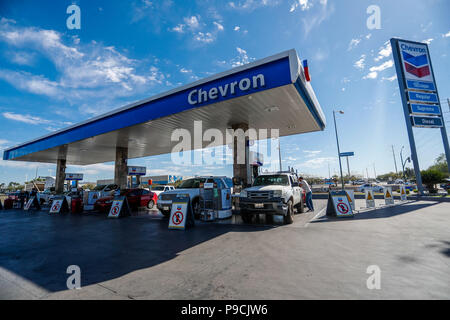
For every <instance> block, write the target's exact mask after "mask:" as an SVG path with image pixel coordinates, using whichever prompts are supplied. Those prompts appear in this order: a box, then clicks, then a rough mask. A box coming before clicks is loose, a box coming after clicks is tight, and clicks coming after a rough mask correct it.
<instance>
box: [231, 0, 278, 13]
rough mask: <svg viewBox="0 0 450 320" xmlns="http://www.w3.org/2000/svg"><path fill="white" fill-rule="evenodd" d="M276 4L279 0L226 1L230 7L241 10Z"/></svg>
mask: <svg viewBox="0 0 450 320" xmlns="http://www.w3.org/2000/svg"><path fill="white" fill-rule="evenodd" d="M278 4H280V1H279V0H242V1H230V2H228V6H229V7H230V8H232V9H235V10H242V11H253V10H255V9H257V8H260V7H267V6H276V5H278Z"/></svg>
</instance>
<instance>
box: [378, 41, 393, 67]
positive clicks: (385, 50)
mask: <svg viewBox="0 0 450 320" xmlns="http://www.w3.org/2000/svg"><path fill="white" fill-rule="evenodd" d="M391 54H392V48H391V43H390V42H389V41H386V42H385V43H384V45H383V46H382V47H381V48H380V49H379V51H378V56H377V57H376V58H375V61H376V62H378V61H380V60H383V59H384V58H387V57H389V56H390V55H391Z"/></svg>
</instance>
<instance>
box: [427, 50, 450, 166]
mask: <svg viewBox="0 0 450 320" xmlns="http://www.w3.org/2000/svg"><path fill="white" fill-rule="evenodd" d="M428 54H429V55H430V67H431V74H432V75H433V79H436V78H435V77H434V69H433V63H432V62H431V54H430V52H429V51H428ZM436 95H437V98H438V105H439V109H440V110H441V115H442V127H441V136H442V142H443V143H444V151H445V156H446V158H447V170H448V172H450V148H449V145H448V136H447V130H446V128H445V121H444V113H443V112H442V106H441V101H440V99H439V91H438V88H437V86H436ZM447 102H449V107H450V100H448V99H447Z"/></svg>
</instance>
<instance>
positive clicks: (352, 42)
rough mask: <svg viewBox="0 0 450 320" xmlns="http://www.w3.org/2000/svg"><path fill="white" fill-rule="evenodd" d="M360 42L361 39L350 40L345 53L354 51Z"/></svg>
mask: <svg viewBox="0 0 450 320" xmlns="http://www.w3.org/2000/svg"><path fill="white" fill-rule="evenodd" d="M360 42H361V39H352V40H350V43H349V44H348V48H347V51H350V50H352V49H355V48H356V47H357V46H358V44H359V43H360Z"/></svg>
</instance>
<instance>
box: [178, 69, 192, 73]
mask: <svg viewBox="0 0 450 320" xmlns="http://www.w3.org/2000/svg"><path fill="white" fill-rule="evenodd" d="M180 72H181V73H191V72H192V70H188V69H186V68H181V69H180Z"/></svg>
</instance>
